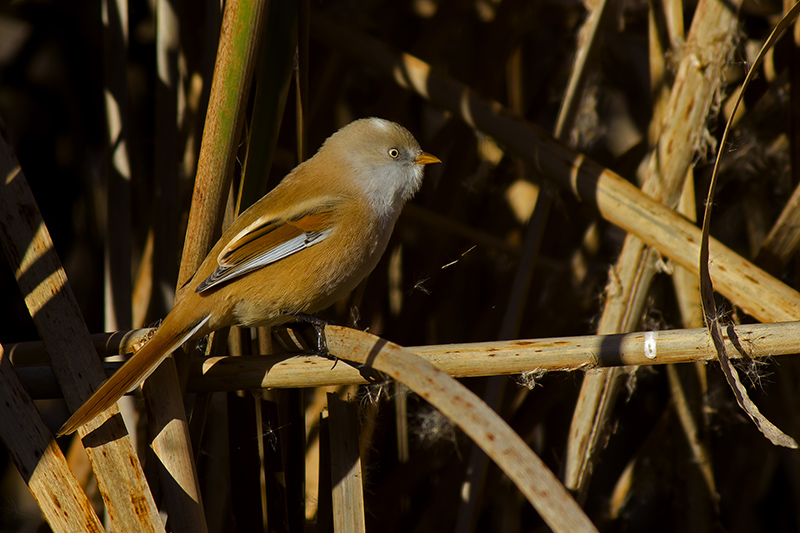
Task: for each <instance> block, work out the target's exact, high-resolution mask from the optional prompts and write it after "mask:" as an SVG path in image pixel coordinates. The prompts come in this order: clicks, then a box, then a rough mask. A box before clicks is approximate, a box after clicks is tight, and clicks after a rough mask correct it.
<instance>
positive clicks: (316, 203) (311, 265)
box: [58, 118, 439, 436]
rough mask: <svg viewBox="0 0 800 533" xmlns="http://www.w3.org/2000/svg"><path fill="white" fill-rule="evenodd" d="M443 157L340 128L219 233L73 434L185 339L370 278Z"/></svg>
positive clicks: (74, 421) (396, 136) (377, 128)
mask: <svg viewBox="0 0 800 533" xmlns="http://www.w3.org/2000/svg"><path fill="white" fill-rule="evenodd" d="M435 162H439V159H437V158H436V157H434V156H432V155H430V154H427V153H425V152H423V151H422V149H420V147H419V144H418V143H417V141H416V140H415V139H414V137H413V136H412V135H411V134H410V133H409V132H408V131H407V130H406V129H405V128H403V127H402V126H400V125H398V124H395V123H393V122H389V121H386V120H383V119H378V118H368V119H361V120H357V121H355V122H352V123H350V124H348V125H347V126H345V127H343V128H341V129H340V130H339V131H337V132H336V133H334V134H333V135H332V136H331V137H329V138H328V140H327V141H325V143H324V144H323V145H322V147H321V148H320V149H319V151H318V152H317V154H316V155H314V157H312V158H311V159H309V160H308V161H306V162H304V163H302V164H300V165H298V166H297V167H296V168H295V169H294V170H293V171H292V172H291V173H290V174H289V175H287V176H286V177H285V178H284V179H283V181H281V183H280V184H278V186H277V187H275V188H274V189H273V190H272V191H271V192H270V193H268V194H267V195H266V196H264V197H263V198H261V199H260V200H259V201H258V202H256V203H255V204H253V205H252V206H251V207H250V208H249V209H247V210H246V211H245V212H244V213H242V214H241V216H239V217H238V218H237V219H236V220H235V221H234V223H233V224H232V225H231V226H230V228H228V229H227V231H225V233H224V234H223V235H222V237H220V239H219V241H218V242H217V244H216V245H215V246H214V248H213V249H212V250H211V252H209V254H208V256H207V257H206V259H205V260H204V261H203V263H202V265H200V268H199V269H198V270H197V272H196V273H195V275H194V276H193V278H192V279H191V280H190V281H189V282H188V283H187V284H186V287H185V290H184V297H183V298H182V299H181V300H180V301H179V302H178V303H177V304H176V305H175V307H174V308H173V309H172V311H171V312H170V313H169V314H168V315H167V317H166V318H165V319H164V321H163V323H162V324H161V326H160V327H159V329H158V331H157V332H156V334H155V335H154V336H153V338H152V339H151V340H150V341H149V342H148V343H147V344H145V345H144V346H143V347H142V348H141V349H140V350H139V351H138V352H136V354H134V355H133V357H131V359H130V360H129V361H128V362H126V363H125V364H124V365H123V366H122V368H120V369H119V370H118V371H117V372H116V373H114V375H112V376H111V377H110V378H109V379H108V380H107V381H106V382H105V383H103V385H101V386H100V388H99V389H97V391H95V393H94V394H93V395H92V396H91V397H90V398H89V399H88V400H87V401H86V402H85V403H84V404H83V405H82V406H81V407H80V408H79V409H78V410H77V411H75V413H73V415H72V416H71V417H70V418H69V420H67V422H66V423H64V425H63V426H62V427H61V429H60V430H59V431H58V435H59V436H60V435H65V434H68V433H72V432H73V431H75V430H76V429H77V428H78V427H80V426H81V425H83V424H85V423H86V422H88V421H89V420H91V419H92V418H94V417H95V416H97V415H98V414H100V413H101V412H102V411H104V410H105V409H107V408H108V407H109V406H111V405H112V404H113V403H114V402H115V401H117V400H118V399H119V398H120V397H121V396H122V395H123V394H125V393H126V392H127V391H129V390H131V389H132V388H134V387H136V386H137V385H138V384H139V383H140V382H141V381H142V380H143V379H144V378H145V377H147V376H148V375H149V374H150V372H152V371H153V370H154V369H155V368H156V367H157V366H158V364H159V363H160V362H161V361H162V360H163V359H164V358H165V357H166V356H167V355H168V354H169V353H170V352H172V351H173V350H175V349H176V348H177V347H178V346H180V345H181V344H183V343H184V342H186V341H187V340H190V339H194V338H199V337H202V336H204V335H207V334H208V333H210V332H212V331H215V330H217V329H220V328H222V327H225V326H230V325H233V324H238V325H243V326H252V325H260V324H264V325H275V324H279V323H281V322H285V321H287V320H290V319H291V317H290V316H287V315H286V314H283V313H282V311H286V310H288V311H292V312H302V313H315V312H317V311H320V310H322V309H325V308H326V307H328V306H330V305H331V304H332V303H333V302H335V301H336V300H337V299H339V298H340V297H342V296H343V295H345V294H346V293H347V292H349V291H350V290H352V289H353V288H354V287H355V286H356V285H357V284H358V283H359V282H360V281H361V280H362V279H364V277H366V276H367V274H369V273H370V272H371V271H372V269H373V268H375V265H376V264H377V262H378V260H379V259H380V257H381V255H382V254H383V252H384V250H385V249H386V244H387V243H388V241H389V237H390V236H391V233H392V230H393V228H394V224H395V222H396V221H397V217H398V216H399V214H400V210H401V209H402V207H403V204H405V202H406V201H407V200H408V199H409V198H411V196H413V195H414V193H415V192H416V191H417V190H418V189H419V186H420V184H421V181H422V174H423V172H422V168H423V166H424V165H426V164H428V163H435Z"/></svg>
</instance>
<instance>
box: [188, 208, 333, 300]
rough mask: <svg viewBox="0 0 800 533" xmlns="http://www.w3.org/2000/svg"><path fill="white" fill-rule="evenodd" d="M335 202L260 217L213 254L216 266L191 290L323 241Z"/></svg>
mask: <svg viewBox="0 0 800 533" xmlns="http://www.w3.org/2000/svg"><path fill="white" fill-rule="evenodd" d="M335 208H336V205H335V204H333V203H327V202H326V203H324V204H321V205H318V206H317V207H315V208H312V209H307V210H303V211H300V212H297V213H293V214H289V215H287V216H286V217H275V216H271V215H267V216H263V217H260V218H258V219H257V220H255V221H254V222H253V223H251V224H250V225H249V226H247V227H246V228H245V229H243V230H242V231H241V232H239V233H238V234H237V235H236V236H235V237H234V238H233V239H231V241H230V242H229V243H228V244H227V245H226V246H225V247H224V248H223V249H222V251H221V252H220V254H219V255H218V256H217V263H218V264H217V268H216V269H214V272H212V273H211V275H210V276H208V277H207V278H206V279H204V280H203V281H202V282H201V283H200V284H199V285H198V286H197V288H196V289H195V292H197V293H200V292H203V291H206V290H208V289H210V288H212V287H214V286H216V285H219V284H220V283H225V282H227V281H230V280H232V279H234V278H236V277H239V276H241V275H242V274H245V273H247V272H250V271H252V270H255V269H257V268H261V267H264V266H267V265H269V264H272V263H275V262H276V261H280V260H281V259H283V258H285V257H288V256H290V255H292V254H295V253H297V252H299V251H301V250H305V249H306V248H309V247H311V246H314V245H315V244H319V243H320V242H322V241H323V240H325V239H326V238H327V237H328V236H329V235H330V234H331V232H332V230H333V225H332V222H333V221H332V217H333V213H334V211H335Z"/></svg>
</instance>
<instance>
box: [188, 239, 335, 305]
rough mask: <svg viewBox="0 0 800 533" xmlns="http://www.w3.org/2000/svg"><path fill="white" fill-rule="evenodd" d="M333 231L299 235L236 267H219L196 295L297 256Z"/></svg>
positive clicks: (199, 287)
mask: <svg viewBox="0 0 800 533" xmlns="http://www.w3.org/2000/svg"><path fill="white" fill-rule="evenodd" d="M331 231H332V230H331V229H327V230H324V231H312V232H307V233H303V234H302V235H298V236H297V237H294V238H293V239H289V240H288V241H286V242H284V243H281V244H279V245H278V246H275V247H273V248H270V249H269V250H267V251H266V252H264V253H261V254H258V255H256V256H255V257H253V258H252V259H249V260H247V261H244V262H242V263H240V264H238V265H236V266H235V267H224V266H218V267H217V269H216V270H214V272H212V273H211V275H210V276H209V277H208V278H206V279H205V280H203V282H202V283H200V284H199V285H198V286H197V289H195V292H196V293H200V292H203V291H205V290H208V289H210V288H211V287H213V286H215V285H217V284H219V283H222V282H225V281H229V280H231V279H233V278H236V277H239V276H241V275H242V274H246V273H247V272H250V271H252V270H255V269H257V268H261V267H265V266H267V265H270V264H272V263H275V262H277V261H280V260H281V259H283V258H285V257H289V256H290V255H292V254H295V253H297V252H299V251H301V250H305V249H306V248H310V247H311V246H314V245H315V244H318V243H320V242H322V241H323V240H325V239H326V238H327V237H328V236H329V235H330V234H331Z"/></svg>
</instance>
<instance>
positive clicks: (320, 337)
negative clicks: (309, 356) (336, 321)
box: [281, 309, 339, 369]
mask: <svg viewBox="0 0 800 533" xmlns="http://www.w3.org/2000/svg"><path fill="white" fill-rule="evenodd" d="M281 312H282V313H283V314H286V315H291V316H293V317H295V318H296V319H298V320H302V321H303V322H306V323H308V324H311V325H312V326H313V327H314V330H315V331H316V332H317V346H316V348H314V354H315V355H318V356H320V357H325V358H327V359H331V360H332V361H333V362H334V363H333V367H332V369H333V368H335V367H336V363H337V362H339V358H338V357H336V356H333V355H331V353H330V351H328V343H327V342H326V341H325V326H329V325H331V324H333V322H331V321H329V320H325V319H324V318H319V317H316V316H314V315H309V314H308V313H301V312H298V311H290V310H287V309H284V310H283V311H281Z"/></svg>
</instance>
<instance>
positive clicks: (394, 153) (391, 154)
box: [388, 148, 400, 159]
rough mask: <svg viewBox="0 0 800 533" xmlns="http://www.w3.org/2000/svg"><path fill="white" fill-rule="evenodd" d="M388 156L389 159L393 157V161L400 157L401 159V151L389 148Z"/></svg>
mask: <svg viewBox="0 0 800 533" xmlns="http://www.w3.org/2000/svg"><path fill="white" fill-rule="evenodd" d="M388 154H389V157H391V158H392V159H397V158H398V157H400V150H398V149H397V148H389V152H388Z"/></svg>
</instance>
